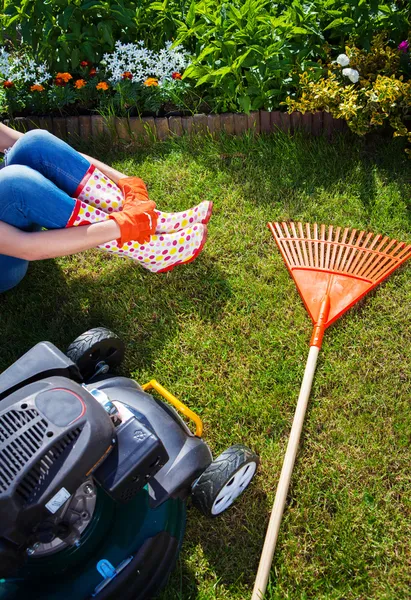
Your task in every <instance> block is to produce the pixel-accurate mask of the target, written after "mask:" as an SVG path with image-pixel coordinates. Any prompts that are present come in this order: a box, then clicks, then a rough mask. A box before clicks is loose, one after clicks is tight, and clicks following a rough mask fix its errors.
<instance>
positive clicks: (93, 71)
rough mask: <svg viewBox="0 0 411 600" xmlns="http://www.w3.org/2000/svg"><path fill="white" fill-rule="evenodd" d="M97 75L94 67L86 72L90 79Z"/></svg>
mask: <svg viewBox="0 0 411 600" xmlns="http://www.w3.org/2000/svg"><path fill="white" fill-rule="evenodd" d="M96 73H97V69H95V68H94V67H92V68H91V69H90V71H89V72H88V74H89V75H90V77H94V76H95V75H96Z"/></svg>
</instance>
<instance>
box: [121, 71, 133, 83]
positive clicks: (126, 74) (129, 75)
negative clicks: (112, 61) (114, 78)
mask: <svg viewBox="0 0 411 600" xmlns="http://www.w3.org/2000/svg"><path fill="white" fill-rule="evenodd" d="M121 77H122V79H130V81H131V79H133V73H130V71H125V72H124V73H123V74H122V76H121Z"/></svg>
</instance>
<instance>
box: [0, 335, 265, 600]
mask: <svg viewBox="0 0 411 600" xmlns="http://www.w3.org/2000/svg"><path fill="white" fill-rule="evenodd" d="M124 352H125V347H124V344H123V342H122V341H121V339H120V338H119V337H118V336H117V335H115V334H114V333H112V332H111V331H109V330H108V329H105V328H102V327H99V328H96V329H92V330H90V331H88V332H86V333H84V334H83V335H81V336H80V337H79V338H77V339H76V340H75V341H74V342H73V343H72V344H71V345H70V347H69V348H68V351H67V354H63V353H62V352H61V351H60V350H58V349H57V348H56V347H55V346H53V345H52V344H51V343H49V342H41V343H39V344H37V345H36V346H34V347H33V348H32V349H31V350H29V351H28V352H27V353H26V354H25V355H24V356H22V357H21V358H20V359H19V360H17V362H15V363H14V364H13V365H12V366H11V367H9V368H8V369H7V370H6V371H4V372H3V373H2V374H1V375H0V599H1V600H6V599H7V600H23V599H24V600H27V599H30V600H36V599H42V600H68V599H69V598H73V599H75V600H83V599H89V598H97V599H98V600H108V599H110V598H111V599H117V600H119V599H121V600H128V599H130V600H131V599H133V600H143V599H145V598H151V597H152V596H153V595H154V594H155V593H157V592H158V591H159V589H161V587H163V586H164V585H165V583H166V582H167V579H168V576H169V574H170V572H171V571H172V569H173V567H174V565H175V563H176V559H177V556H178V553H179V551H180V547H181V543H182V540H183V536H184V530H185V521H186V504H187V501H188V499H189V498H191V499H192V501H193V503H194V504H195V505H196V506H197V507H198V508H199V509H200V510H201V511H202V512H203V513H204V514H206V515H209V516H217V515H219V514H221V513H222V512H223V511H224V510H226V509H227V508H228V507H229V506H230V505H231V504H232V503H233V502H234V500H235V499H236V498H237V497H238V496H239V495H240V494H241V493H242V492H243V491H244V489H245V488H246V487H247V486H248V484H249V483H250V482H251V480H252V478H253V476H254V474H255V472H256V468H257V465H258V462H259V459H258V457H257V456H256V455H255V454H254V453H253V452H251V451H250V450H249V449H248V448H246V447H245V446H242V445H235V446H232V447H231V448H229V449H228V450H226V451H225V452H223V453H222V454H221V455H220V456H219V457H218V458H216V459H215V460H214V461H213V458H212V455H211V452H210V449H209V448H208V446H207V445H206V443H205V442H204V441H203V440H202V438H201V435H202V422H201V419H200V418H199V417H198V415H196V414H195V413H194V412H192V411H191V410H190V409H189V408H188V407H186V406H185V405H184V404H183V403H182V402H180V401H179V400H178V399H177V398H175V397H174V396H173V395H172V394H171V393H170V392H168V391H167V390H166V389H165V388H163V387H162V386H161V385H160V384H159V383H158V382H157V381H155V380H153V381H150V382H149V383H148V384H146V385H143V386H140V385H138V384H137V383H136V382H135V381H133V380H131V379H128V378H126V377H120V376H116V375H115V374H114V373H113V370H114V369H115V368H116V367H118V366H119V364H120V363H121V361H122V359H123V357H124ZM149 390H154V391H155V392H156V393H157V395H156V396H152V395H150V394H148V393H147V392H148V391H149ZM158 395H159V396H161V397H162V399H160V398H159V397H158ZM179 413H182V414H183V415H184V416H185V418H186V420H187V419H188V420H190V421H193V423H194V425H195V428H196V430H195V434H193V433H192V432H191V430H190V428H189V427H188V425H187V424H186V421H185V420H183V418H182V417H180V415H179Z"/></svg>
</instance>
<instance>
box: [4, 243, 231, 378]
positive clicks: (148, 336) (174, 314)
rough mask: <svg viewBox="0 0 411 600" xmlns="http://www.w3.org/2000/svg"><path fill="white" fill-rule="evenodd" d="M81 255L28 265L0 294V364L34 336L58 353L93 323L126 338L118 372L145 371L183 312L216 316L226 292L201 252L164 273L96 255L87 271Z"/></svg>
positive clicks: (24, 348)
mask: <svg viewBox="0 0 411 600" xmlns="http://www.w3.org/2000/svg"><path fill="white" fill-rule="evenodd" d="M89 256H90V255H89V254H82V255H79V256H78V257H76V258H73V259H70V258H69V259H64V261H63V262H62V264H61V263H59V262H57V261H53V260H49V261H44V262H38V263H33V264H32V265H31V266H30V269H29V272H28V274H27V276H26V278H25V279H24V280H23V281H22V282H21V283H20V285H19V286H17V287H16V288H15V289H14V290H11V291H10V292H7V293H5V294H2V295H0V307H1V314H2V316H1V322H0V331H1V334H2V339H3V343H2V345H1V348H0V369H5V368H7V367H8V366H9V365H10V364H11V363H12V362H13V361H15V360H16V359H17V358H18V357H19V356H20V355H21V354H23V353H24V352H26V351H27V350H28V349H29V348H31V347H32V346H33V345H34V344H36V343H38V342H39V341H42V340H47V341H51V342H52V343H54V344H55V345H56V346H58V347H59V348H61V349H62V350H63V351H64V349H65V348H66V347H67V346H68V344H70V342H71V341H72V340H73V339H74V338H75V337H77V336H78V335H80V334H81V333H82V332H83V331H85V330H87V329H90V328H92V327H98V326H105V327H108V328H110V329H112V330H113V331H114V332H116V333H117V334H118V335H120V336H121V337H123V339H124V340H125V341H126V344H127V357H126V362H125V364H124V366H123V372H124V374H129V373H130V371H132V370H134V369H142V368H147V369H149V368H150V365H151V364H152V361H153V360H154V359H155V357H156V355H157V354H158V353H159V352H160V350H161V348H162V347H163V345H164V344H165V343H167V341H168V340H170V339H172V338H173V337H174V336H175V335H176V332H177V329H178V327H179V321H181V319H184V316H185V315H187V318H189V317H193V316H194V318H198V319H200V320H204V321H211V322H213V321H216V320H218V318H219V314H220V311H221V310H222V308H223V307H224V305H225V303H226V301H227V299H228V298H229V297H230V296H231V291H230V288H229V286H228V284H227V282H226V281H225V279H224V276H223V274H222V273H221V271H220V270H219V268H218V266H216V265H215V264H214V262H213V261H212V260H211V259H210V258H208V257H207V256H206V255H204V256H201V257H200V258H199V259H198V260H197V261H196V262H195V263H193V264H192V265H186V266H184V267H180V268H176V269H175V270H174V271H173V272H171V273H169V274H166V275H153V274H151V273H148V272H147V271H144V270H143V269H142V268H141V267H139V266H138V265H135V264H133V263H132V262H131V261H125V260H119V259H117V258H114V257H109V256H108V255H103V254H102V253H101V254H100V253H97V252H95V253H94V256H95V257H96V259H95V260H93V263H92V264H93V267H94V269H95V271H94V272H93V271H92V270H91V269H90V264H88V257H89ZM93 258H94V257H93ZM65 271H68V273H65ZM205 281H206V282H207V285H205V284H204V282H205Z"/></svg>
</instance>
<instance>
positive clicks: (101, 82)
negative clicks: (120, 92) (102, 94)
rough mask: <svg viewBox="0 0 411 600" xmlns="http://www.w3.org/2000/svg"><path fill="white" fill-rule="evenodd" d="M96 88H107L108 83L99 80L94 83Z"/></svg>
mask: <svg viewBox="0 0 411 600" xmlns="http://www.w3.org/2000/svg"><path fill="white" fill-rule="evenodd" d="M96 88H97V89H98V90H108V83H107V82H106V81H100V83H98V84H97V85H96Z"/></svg>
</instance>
